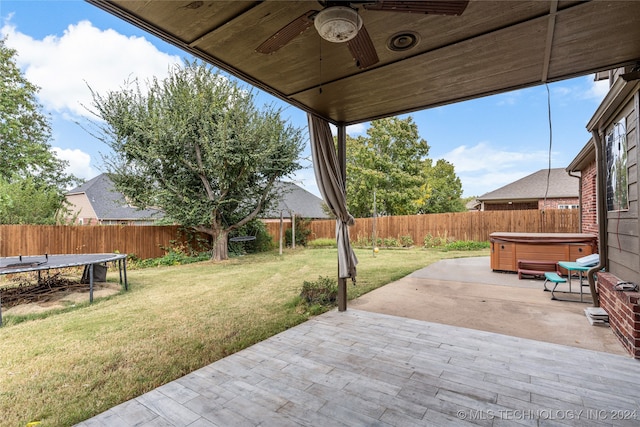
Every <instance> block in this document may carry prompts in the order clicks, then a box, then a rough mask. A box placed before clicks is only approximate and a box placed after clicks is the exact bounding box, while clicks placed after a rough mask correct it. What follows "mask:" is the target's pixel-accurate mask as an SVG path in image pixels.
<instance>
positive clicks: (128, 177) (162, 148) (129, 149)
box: [92, 62, 303, 260]
mask: <svg viewBox="0 0 640 427" xmlns="http://www.w3.org/2000/svg"><path fill="white" fill-rule="evenodd" d="M92 93H93V104H94V106H95V107H96V109H97V113H96V114H97V115H98V116H99V117H100V118H102V120H104V122H103V123H96V126H97V127H98V129H99V132H97V137H98V138H99V139H100V140H102V141H103V142H105V143H106V144H107V145H108V146H109V147H110V148H111V149H112V152H113V154H112V155H109V156H106V157H105V163H106V168H107V170H108V172H109V173H110V176H111V179H112V180H113V182H114V184H115V186H116V188H117V189H118V190H119V191H121V192H122V193H123V194H125V196H127V197H128V198H129V199H130V200H131V201H132V202H133V203H134V204H135V205H136V206H138V207H140V208H145V207H149V206H156V207H159V208H161V209H162V210H164V212H165V213H166V214H167V215H168V216H169V217H171V218H172V219H174V220H175V221H176V222H178V223H180V224H182V225H184V226H188V227H193V228H195V229H196V230H198V231H201V232H205V233H207V234H209V235H211V236H212V238H213V241H214V251H213V259H215V260H222V259H226V258H227V257H228V255H227V237H228V234H229V232H230V231H232V230H235V229H237V228H239V227H242V226H243V225H245V224H246V223H248V222H249V221H251V220H252V219H253V218H255V217H256V216H257V215H258V214H259V213H260V212H262V211H263V210H264V209H265V208H267V207H268V205H269V204H270V203H271V202H272V200H273V198H274V196H275V194H274V183H275V182H276V181H277V180H278V179H280V178H283V177H285V176H287V175H289V174H291V173H292V172H294V171H295V170H297V169H299V167H300V166H299V164H298V162H297V159H298V158H299V155H300V152H301V151H302V146H303V144H302V137H301V134H302V133H301V130H300V129H297V128H294V127H293V126H291V125H289V124H287V123H286V122H285V121H283V120H282V119H281V117H280V110H279V109H276V108H273V107H272V106H265V107H264V108H263V109H262V110H259V109H257V108H256V107H255V105H254V98H255V95H254V94H253V92H251V91H248V90H247V89H245V88H243V87H241V86H239V85H238V84H237V83H235V82H234V81H231V80H229V79H228V78H226V77H224V76H222V75H221V74H219V73H216V72H214V71H213V70H212V69H211V67H208V66H206V65H203V64H199V63H196V62H191V63H189V62H186V63H185V64H184V66H183V67H176V68H174V69H172V70H170V73H169V76H168V77H167V78H166V79H164V80H162V81H158V80H157V79H154V80H153V81H151V82H149V88H148V90H147V91H146V92H144V91H143V90H142V88H141V86H140V84H139V83H138V82H137V81H134V82H130V83H129V84H126V85H125V87H124V88H123V89H121V90H120V91H113V92H109V93H107V94H106V95H104V96H101V95H99V94H97V93H95V92H93V91H92Z"/></svg>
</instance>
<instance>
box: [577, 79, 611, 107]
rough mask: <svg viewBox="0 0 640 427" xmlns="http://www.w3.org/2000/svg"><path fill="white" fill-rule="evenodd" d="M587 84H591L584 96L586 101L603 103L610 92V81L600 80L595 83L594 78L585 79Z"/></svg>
mask: <svg viewBox="0 0 640 427" xmlns="http://www.w3.org/2000/svg"><path fill="white" fill-rule="evenodd" d="M585 80H587V83H588V84H589V88H588V89H587V91H586V92H585V93H584V94H583V97H584V98H585V99H593V100H596V101H598V102H600V101H602V100H603V99H604V97H605V95H606V94H607V92H609V80H608V79H607V80H599V81H594V79H593V76H588V77H585Z"/></svg>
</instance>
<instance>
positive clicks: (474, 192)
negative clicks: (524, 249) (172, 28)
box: [0, 0, 608, 197]
mask: <svg viewBox="0 0 640 427" xmlns="http://www.w3.org/2000/svg"><path fill="white" fill-rule="evenodd" d="M0 19H1V20H2V21H1V22H0V33H1V34H2V36H3V37H7V41H6V43H7V45H8V46H10V47H12V48H14V49H16V50H17V51H18V58H17V63H18V65H19V66H20V68H21V69H22V71H23V73H24V74H25V76H26V77H27V79H28V80H29V81H31V82H32V83H34V84H36V85H37V86H39V87H40V88H41V89H40V92H39V95H38V96H39V102H40V103H41V104H42V106H43V109H44V112H45V113H47V114H49V115H50V117H51V124H52V140H51V141H50V144H51V146H52V148H53V150H54V151H55V152H56V153H57V154H58V155H59V156H60V157H62V158H64V159H66V160H68V161H69V162H70V163H71V166H70V171H71V172H73V173H74V174H76V175H77V176H79V177H81V178H85V179H90V178H92V177H94V176H96V175H97V174H99V173H100V172H102V168H101V165H102V157H101V153H108V147H107V146H105V145H104V144H102V143H101V142H99V141H98V140H96V139H95V138H94V137H92V136H91V135H90V134H89V133H88V132H87V131H86V130H84V129H83V127H81V126H80V125H79V124H78V123H83V122H86V120H87V119H88V118H89V117H90V114H89V112H88V111H87V108H86V107H89V106H90V105H91V96H90V93H89V89H88V86H90V87H91V88H93V89H94V90H96V91H97V92H98V93H105V92H106V91H108V90H117V89H118V88H119V87H121V86H122V84H123V83H124V81H125V80H127V79H130V78H132V77H138V78H140V79H141V80H142V81H144V80H146V79H149V78H150V77H152V76H157V77H160V78H161V77H163V76H165V75H166V74H167V70H168V69H169V67H170V66H171V64H175V63H181V62H182V58H185V57H186V58H190V57H189V56H188V55H187V54H186V53H184V52H183V51H181V50H179V49H177V48H175V47H173V46H171V45H169V44H167V43H165V42H163V41H161V40H159V39H156V38H155V37H153V36H151V35H150V34H147V33H145V32H143V31H142V30H139V29H137V28H136V27H133V26H131V25H129V24H127V23H125V22H124V21H121V20H120V19H117V18H115V17H113V16H111V15H109V14H107V13H106V12H103V11H102V10H100V9H98V8H96V7H94V6H91V5H89V4H87V3H85V2H84V1H81V0H66V1H57V0H46V1H44V0H42V1H31V0H20V1H5V0H0ZM607 87H608V83H607V82H606V81H604V82H594V81H593V76H584V77H579V78H575V79H571V80H566V81H562V82H557V83H552V84H550V85H549V91H550V93H551V117H552V129H553V146H552V149H551V166H552V167H562V168H564V167H565V166H566V165H568V164H569V162H571V160H573V158H574V157H575V156H576V155H577V154H578V152H579V151H580V149H581V148H582V147H583V146H584V145H585V144H586V142H587V141H588V139H589V134H588V133H587V131H586V128H585V126H586V124H587V122H588V120H589V119H590V118H591V116H592V115H593V113H594V112H595V110H596V108H597V107H598V105H599V104H600V101H601V100H602V98H603V97H604V95H605V93H606V90H607ZM259 99H260V102H263V103H270V102H274V101H276V100H275V99H274V98H271V97H270V96H269V95H267V94H261V95H260V96H259ZM277 102H279V103H280V101H277ZM282 106H283V107H285V110H284V117H285V118H287V119H289V120H290V121H291V122H292V123H293V124H294V125H296V126H304V127H305V129H306V115H305V113H303V112H302V111H301V110H299V109H297V108H295V107H292V106H288V105H286V104H282ZM411 116H412V117H413V119H414V121H415V122H416V123H417V124H418V129H419V132H420V135H421V137H422V138H424V139H425V140H426V141H427V142H428V143H429V145H430V146H431V151H430V154H429V157H431V158H433V159H434V160H435V159H440V158H443V159H446V160H448V161H449V162H451V163H453V165H454V167H455V171H456V173H457V175H458V176H459V177H460V179H461V180H462V186H463V190H464V196H465V197H466V196H478V195H482V194H484V193H486V192H489V191H493V190H495V189H497V188H499V187H501V186H503V185H506V184H508V183H510V182H512V181H514V180H517V179H519V178H522V177H524V176H526V175H529V174H531V173H533V172H536V171H538V170H540V169H544V168H546V167H547V165H548V162H549V122H548V111H547V89H546V88H545V86H537V87H535V88H531V89H523V90H518V91H515V92H509V93H504V94H500V95H495V96H491V97H485V98H481V99H477V100H472V101H467V102H463V103H458V104H453V105H449V106H443V107H438V108H433V109H429V110H424V111H420V112H417V113H412V114H411ZM367 126H368V124H366V123H364V124H361V125H357V126H352V127H350V128H348V130H347V131H348V133H349V134H351V135H353V136H356V135H358V134H361V133H364V132H366V128H367ZM304 156H305V160H304V161H303V164H305V165H306V166H307V167H306V168H305V169H303V170H301V171H299V172H298V173H297V174H296V175H295V176H294V177H293V180H294V181H295V182H296V183H298V184H300V185H302V186H303V187H304V188H306V189H307V190H309V191H311V192H313V193H315V194H319V193H318V190H317V187H316V185H315V179H314V176H313V171H312V170H311V167H310V165H311V163H310V161H309V160H308V159H309V158H310V152H309V148H308V147H307V149H306V150H305V153H304Z"/></svg>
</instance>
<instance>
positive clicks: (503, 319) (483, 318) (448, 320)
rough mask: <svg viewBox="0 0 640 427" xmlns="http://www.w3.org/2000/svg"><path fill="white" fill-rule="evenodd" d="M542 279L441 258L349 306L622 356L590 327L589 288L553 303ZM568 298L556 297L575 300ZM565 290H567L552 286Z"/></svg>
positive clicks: (614, 342) (607, 336) (484, 262)
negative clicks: (580, 294) (522, 276)
mask: <svg viewBox="0 0 640 427" xmlns="http://www.w3.org/2000/svg"><path fill="white" fill-rule="evenodd" d="M543 282H544V281H543V280H535V279H522V280H519V279H518V275H517V274H514V273H499V272H494V271H492V270H491V268H490V261H489V258H488V257H476V258H456V259H447V260H443V261H440V262H437V263H434V264H431V265H430V266H428V267H425V268H423V269H421V270H418V271H416V272H414V273H412V274H410V275H409V276H407V277H404V278H402V279H400V280H398V281H396V282H393V283H390V284H388V285H386V286H383V287H381V288H378V289H376V290H374V291H372V292H370V293H368V294H366V295H363V296H362V297H360V298H358V299H356V300H355V301H352V302H351V303H350V305H349V306H350V307H352V308H357V309H359V310H367V311H373V312H376V313H385V314H391V315H394V316H402V317H408V318H412V319H418V320H427V321H430V322H436V323H443V324H447V325H453V326H462V327H465V328H472V329H479V330H482V331H488V332H496V333H500V334H506V335H511V336H516V337H522V338H530V339H534V340H540V341H546V342H550V343H555V344H564V345H569V346H574V347H579V348H586V349H590V350H597V351H606V352H609V353H614V354H620V355H627V354H628V353H627V352H626V351H625V350H624V348H623V347H622V345H621V344H620V342H619V341H618V339H617V338H616V337H615V335H614V334H613V332H611V329H610V328H609V327H608V326H604V327H603V326H592V325H591V324H590V323H589V322H588V320H587V318H586V316H585V314H584V309H585V308H586V307H591V306H592V305H593V301H592V299H591V294H590V293H589V288H588V287H585V288H584V290H583V300H584V303H580V302H568V301H557V300H552V299H551V293H550V292H544V291H543ZM577 282H578V281H577V280H573V285H572V292H573V293H572V294H565V293H556V295H557V296H558V297H560V298H564V299H570V300H572V301H579V300H580V296H579V294H578V289H579V287H578V286H577ZM558 289H561V290H563V291H568V290H569V289H568V285H567V284H563V285H561V286H559V287H558Z"/></svg>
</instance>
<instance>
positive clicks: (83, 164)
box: [51, 147, 98, 179]
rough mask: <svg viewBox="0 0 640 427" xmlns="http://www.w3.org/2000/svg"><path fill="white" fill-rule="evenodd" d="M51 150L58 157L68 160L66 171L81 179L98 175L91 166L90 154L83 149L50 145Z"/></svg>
mask: <svg viewBox="0 0 640 427" xmlns="http://www.w3.org/2000/svg"><path fill="white" fill-rule="evenodd" d="M51 151H53V152H54V153H55V155H56V157H58V158H59V159H62V160H66V161H68V162H69V166H67V168H66V169H65V172H66V173H70V174H73V175H75V176H77V177H78V178H83V179H91V178H93V177H95V176H96V175H98V172H96V171H95V170H94V169H93V168H92V167H91V156H90V155H89V154H87V153H85V152H84V151H82V150H78V149H75V150H73V149H62V148H59V147H52V148H51Z"/></svg>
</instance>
